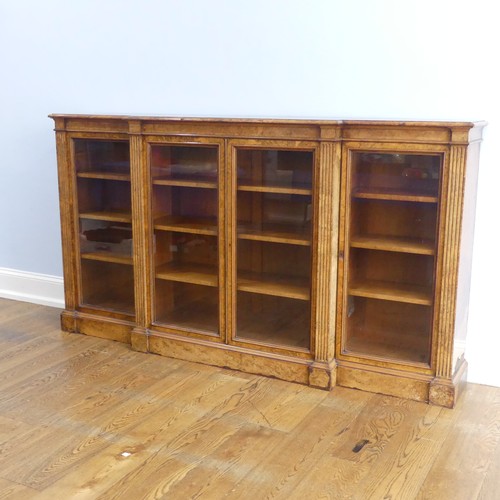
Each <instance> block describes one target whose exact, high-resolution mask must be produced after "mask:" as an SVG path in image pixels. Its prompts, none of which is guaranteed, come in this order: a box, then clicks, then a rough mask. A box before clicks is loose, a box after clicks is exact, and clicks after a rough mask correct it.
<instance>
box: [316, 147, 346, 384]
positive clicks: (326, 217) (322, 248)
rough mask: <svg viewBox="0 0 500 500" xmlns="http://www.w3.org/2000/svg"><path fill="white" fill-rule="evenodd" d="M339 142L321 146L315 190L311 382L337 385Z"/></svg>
mask: <svg viewBox="0 0 500 500" xmlns="http://www.w3.org/2000/svg"><path fill="white" fill-rule="evenodd" d="M340 155H341V147H340V143H339V142H324V143H321V145H320V148H319V161H318V170H317V172H316V176H315V190H316V195H315V196H316V200H317V203H316V207H315V217H316V221H317V222H316V242H317V243H316V245H317V253H316V258H315V260H314V263H313V269H314V273H313V276H314V277H315V279H316V293H315V294H314V297H313V299H314V300H313V325H314V328H313V332H314V359H315V361H314V363H313V365H312V366H311V369H310V375H309V381H310V384H311V385H314V386H317V387H323V388H331V387H332V386H334V385H335V366H334V355H335V319H336V315H335V312H336V299H337V296H336V287H337V241H338V222H339V221H338V218H339V194H340Z"/></svg>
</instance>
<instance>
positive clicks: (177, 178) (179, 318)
mask: <svg viewBox="0 0 500 500" xmlns="http://www.w3.org/2000/svg"><path fill="white" fill-rule="evenodd" d="M217 158H218V150H217V147H201V146H194V147H191V146H163V145H162V146H151V162H152V168H153V170H152V182H153V200H152V204H153V207H152V208H153V213H154V234H155V269H156V280H155V321H156V322H158V323H161V324H164V325H167V326H171V327H174V328H179V329H186V330H192V331H196V332H198V333H202V334H208V335H217V334H218V332H219V291H218V286H219V284H218V281H219V280H218V274H219V271H218V262H219V256H218V222H217V215H218V190H217Z"/></svg>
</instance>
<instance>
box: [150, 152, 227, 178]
mask: <svg viewBox="0 0 500 500" xmlns="http://www.w3.org/2000/svg"><path fill="white" fill-rule="evenodd" d="M217 156H218V148H217V147H213V146H210V147H206V146H178V145H175V146H169V145H161V146H160V145H156V146H151V174H152V176H153V179H155V180H161V179H167V180H168V179H172V180H173V179H177V180H186V181H188V180H191V181H196V180H200V181H212V182H216V181H217V163H218V160H217Z"/></svg>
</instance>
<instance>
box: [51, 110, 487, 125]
mask: <svg viewBox="0 0 500 500" xmlns="http://www.w3.org/2000/svg"><path fill="white" fill-rule="evenodd" d="M49 117H50V118H53V119H55V118H71V119H82V120H99V119H105V120H125V121H130V120H139V121H160V122H202V123H203V122H204V123H254V124H258V123H266V124H283V125H285V124H289V125H293V124H296V125H325V126H327V125H330V126H346V125H357V126H362V125H369V126H398V127H418V126H422V127H447V128H449V127H467V128H473V127H484V126H485V125H486V122H485V121H437V120H434V121H425V120H370V119H366V120H335V119H332V120H328V119H308V118H241V117H239V118H236V117H233V118H218V117H194V116H154V115H153V116H145V115H92V114H71V113H70V114H65V113H52V114H50V115H49Z"/></svg>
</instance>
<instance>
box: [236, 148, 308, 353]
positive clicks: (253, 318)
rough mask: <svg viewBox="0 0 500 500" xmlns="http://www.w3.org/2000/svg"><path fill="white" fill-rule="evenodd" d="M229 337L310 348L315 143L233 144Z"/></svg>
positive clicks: (259, 345) (250, 342) (290, 348)
mask: <svg viewBox="0 0 500 500" xmlns="http://www.w3.org/2000/svg"><path fill="white" fill-rule="evenodd" d="M230 155H231V156H230V158H231V169H230V170H231V176H232V179H231V182H230V189H229V192H230V196H229V199H230V200H231V207H232V216H231V218H230V221H231V222H230V242H231V255H230V266H229V267H230V269H231V278H230V281H231V287H230V289H231V293H230V297H229V298H228V300H229V302H230V309H231V315H230V316H231V321H232V328H231V333H232V336H231V342H233V343H235V344H237V345H242V346H250V347H252V348H260V349H271V350H272V349H275V350H284V351H287V352H293V353H296V354H297V353H298V354H300V353H301V354H304V355H307V353H309V352H310V350H311V277H312V254H313V249H312V247H313V227H314V221H313V217H314V196H313V191H314V177H315V170H316V168H315V165H316V145H315V144H314V143H287V142H286V141H272V142H268V143H266V142H265V141H260V142H259V141H238V142H237V141H233V142H231V146H230Z"/></svg>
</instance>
